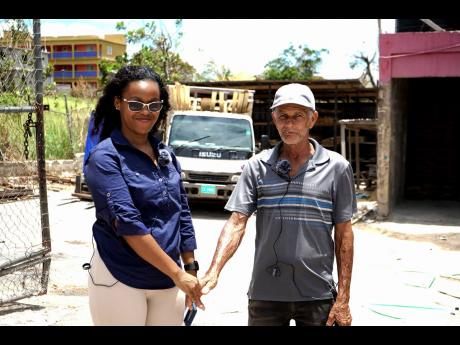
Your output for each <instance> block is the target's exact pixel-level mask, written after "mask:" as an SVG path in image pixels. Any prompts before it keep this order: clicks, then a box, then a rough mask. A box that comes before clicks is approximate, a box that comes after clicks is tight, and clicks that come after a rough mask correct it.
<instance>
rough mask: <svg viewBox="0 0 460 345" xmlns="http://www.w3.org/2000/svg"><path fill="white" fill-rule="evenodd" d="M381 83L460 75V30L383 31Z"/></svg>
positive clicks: (381, 42)
mask: <svg viewBox="0 0 460 345" xmlns="http://www.w3.org/2000/svg"><path fill="white" fill-rule="evenodd" d="M379 50H380V67H379V70H380V78H379V80H380V83H381V84H388V83H389V82H390V80H391V78H420V77H460V32H452V31H450V32H401V33H395V34H381V35H380V47H379Z"/></svg>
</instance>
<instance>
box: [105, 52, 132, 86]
mask: <svg viewBox="0 0 460 345" xmlns="http://www.w3.org/2000/svg"><path fill="white" fill-rule="evenodd" d="M128 63H129V60H128V54H127V53H124V54H123V55H120V56H116V57H115V61H112V60H106V59H102V60H101V62H100V63H99V70H100V71H101V84H102V85H103V86H104V85H105V84H107V81H108V79H109V77H111V76H113V75H114V74H115V73H117V71H118V70H119V69H120V68H121V67H122V66H124V65H127V64H128Z"/></svg>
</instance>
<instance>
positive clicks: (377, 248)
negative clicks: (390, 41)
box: [0, 185, 460, 326]
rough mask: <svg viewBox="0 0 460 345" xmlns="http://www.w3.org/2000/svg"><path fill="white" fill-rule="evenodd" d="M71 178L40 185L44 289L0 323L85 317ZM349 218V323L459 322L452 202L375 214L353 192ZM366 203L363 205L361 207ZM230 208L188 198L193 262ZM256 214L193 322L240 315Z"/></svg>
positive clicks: (85, 320)
mask: <svg viewBox="0 0 460 345" xmlns="http://www.w3.org/2000/svg"><path fill="white" fill-rule="evenodd" d="M72 189H73V187H72V186H65V185H49V189H48V198H49V211H50V228H51V238H52V261H51V269H50V280H49V285H48V293H47V294H46V295H43V296H34V297H30V298H25V299H22V300H20V301H16V302H12V303H7V304H4V305H2V306H0V325H80V326H85V325H91V324H92V321H91V316H90V312H89V307H88V297H87V279H88V277H87V272H86V271H84V270H83V269H82V267H81V266H82V264H83V263H85V262H88V261H89V259H90V257H91V254H92V251H93V249H92V243H91V226H92V223H93V222H94V208H93V207H92V203H90V202H86V201H77V200H76V199H75V198H73V197H72V196H71V192H72ZM359 204H360V208H361V211H362V214H365V216H363V217H361V220H360V221H359V222H356V223H355V224H354V226H353V228H354V234H355V256H354V266H353V277H352V286H351V300H350V308H351V310H352V314H353V324H354V325H460V311H459V307H460V266H459V265H458V263H459V262H460V214H458V210H460V203H429V202H406V203H403V204H401V205H398V207H397V208H396V209H395V212H394V214H393V216H392V218H391V219H387V220H385V221H381V220H378V219H377V218H376V217H375V212H374V211H369V210H372V209H373V207H374V203H373V202H372V201H362V200H361V201H360V203H359ZM364 211H366V212H364ZM228 216H229V214H228V213H227V212H224V211H222V209H221V208H220V209H219V207H217V206H216V207H214V208H211V207H192V217H193V223H194V226H195V232H196V237H197V242H198V250H197V252H196V257H197V260H198V261H199V262H200V266H201V267H202V271H203V273H204V271H205V270H206V269H207V267H208V265H209V263H210V262H211V260H212V255H213V253H214V249H215V245H216V243H217V238H218V236H219V233H220V230H221V229H222V226H223V224H224V223H225V221H226V219H227V218H228ZM254 239H255V217H251V218H250V220H249V221H248V227H247V231H246V234H245V237H244V239H243V241H242V243H241V245H240V248H239V249H238V251H237V252H236V253H235V255H234V256H233V257H232V258H231V260H230V261H229V262H228V264H227V265H226V266H225V268H224V270H223V271H222V274H221V277H220V279H219V283H218V285H217V287H216V288H215V289H214V290H213V291H212V292H211V293H210V294H209V295H207V296H204V297H203V302H204V303H205V305H206V311H204V312H203V311H199V312H198V314H197V317H196V318H195V322H194V325H197V326H205V325H246V324H247V296H246V292H247V288H248V285H249V280H250V276H251V271H252V260H253V255H254Z"/></svg>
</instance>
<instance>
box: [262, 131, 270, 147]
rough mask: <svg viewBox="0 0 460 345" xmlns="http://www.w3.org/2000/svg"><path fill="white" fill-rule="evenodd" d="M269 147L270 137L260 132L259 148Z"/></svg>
mask: <svg viewBox="0 0 460 345" xmlns="http://www.w3.org/2000/svg"><path fill="white" fill-rule="evenodd" d="M269 148H271V145H270V138H269V137H268V135H266V134H262V135H261V136H260V149H261V150H266V149H269Z"/></svg>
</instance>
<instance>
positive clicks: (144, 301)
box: [88, 249, 185, 326]
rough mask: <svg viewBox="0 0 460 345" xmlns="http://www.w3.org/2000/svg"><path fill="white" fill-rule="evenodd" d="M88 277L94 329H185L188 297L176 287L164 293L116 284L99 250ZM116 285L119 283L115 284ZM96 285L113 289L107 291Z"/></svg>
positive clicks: (95, 253) (164, 290) (105, 288)
mask: <svg viewBox="0 0 460 345" xmlns="http://www.w3.org/2000/svg"><path fill="white" fill-rule="evenodd" d="M89 273H90V274H91V275H88V292H89V307H90V311H91V317H92V319H93V323H94V325H96V326H116V325H123V326H125V325H126V326H146V325H147V326H153V325H162V326H180V325H183V318H184V311H185V294H184V293H183V292H182V291H181V290H179V289H178V288H177V287H176V286H175V287H173V288H170V289H163V290H145V289H136V288H133V287H130V286H127V285H125V284H123V283H122V282H120V281H118V282H117V280H116V279H115V278H114V277H113V276H112V274H111V273H110V272H109V270H108V269H107V266H106V265H105V264H104V262H103V261H102V259H101V257H100V256H99V253H98V252H97V249H95V252H94V256H93V258H92V260H91V268H90V270H89ZM91 277H92V279H91ZM93 280H94V282H93ZM115 282H117V283H116V284H114V283H115ZM95 284H104V285H109V286H110V285H112V284H114V285H113V286H111V287H107V286H98V285H95Z"/></svg>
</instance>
